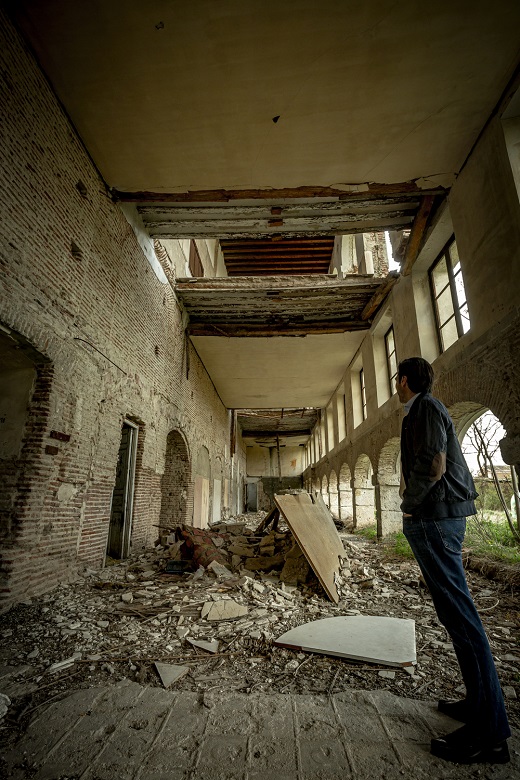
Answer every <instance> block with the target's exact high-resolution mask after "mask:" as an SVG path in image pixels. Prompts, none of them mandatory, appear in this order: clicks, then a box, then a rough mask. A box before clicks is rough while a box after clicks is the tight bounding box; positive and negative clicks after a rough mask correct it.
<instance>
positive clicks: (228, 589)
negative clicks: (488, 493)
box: [0, 514, 520, 744]
mask: <svg viewBox="0 0 520 780" xmlns="http://www.w3.org/2000/svg"><path fill="white" fill-rule="evenodd" d="M259 517H260V516H259V515H258V514H255V515H245V516H240V517H239V518H238V519H236V520H238V521H239V523H240V522H241V523H242V525H240V524H238V525H236V527H235V528H234V529H233V531H234V533H235V540H234V547H235V549H236V546H237V545H240V544H241V545H245V546H247V545H248V544H251V539H252V538H253V537H252V534H253V533H254V529H255V527H256V525H258V521H259ZM237 529H238V532H237ZM221 530H225V528H222V529H221ZM278 530H279V532H280V538H281V537H282V535H283V534H284V533H285V534H287V531H288V529H286V528H284V527H283V526H281V527H280V529H278ZM341 537H342V540H343V544H344V546H345V561H344V566H343V568H342V573H341V579H340V582H339V585H338V586H339V590H340V595H341V598H340V602H339V604H338V605H335V604H334V603H333V602H331V601H330V600H329V599H328V598H327V597H326V595H325V593H324V591H323V590H322V588H321V586H320V584H319V582H318V581H317V579H316V578H315V577H314V576H313V575H312V573H311V576H310V577H308V578H307V580H306V582H305V583H303V584H302V583H300V584H299V585H298V586H295V585H289V584H287V583H283V582H281V581H280V580H279V573H280V572H279V571H278V572H277V571H274V570H273V571H271V572H260V571H256V572H255V571H248V570H246V569H244V567H243V565H242V564H243V563H244V559H242V560H241V563H240V564H239V565H238V566H236V567H235V570H234V571H232V572H231V573H230V574H226V573H225V572H222V571H220V572H219V576H217V575H216V574H215V573H213V571H211V570H210V569H206V570H204V569H202V568H199V569H198V570H196V571H194V572H193V571H192V572H189V573H186V574H180V575H179V574H168V573H165V566H166V562H167V560H168V558H169V553H168V550H167V549H165V548H159V549H153V550H148V551H144V552H143V553H142V554H141V555H138V556H134V557H132V558H131V559H128V560H126V561H124V562H121V563H117V564H115V565H112V566H109V567H106V568H104V569H101V570H99V571H93V570H87V571H86V572H85V573H84V575H83V576H82V577H80V578H78V579H77V580H76V581H74V582H72V583H70V584H68V585H61V586H59V587H58V588H56V589H55V590H53V591H52V592H50V593H48V594H46V595H44V596H41V597H38V598H33V599H31V600H30V601H27V602H24V603H22V604H19V605H18V606H16V607H14V608H12V609H11V610H10V611H9V612H7V613H5V614H3V615H2V616H0V636H1V638H2V643H1V648H2V649H1V650H0V693H2V694H4V695H5V696H7V697H8V698H9V700H10V704H9V705H8V708H7V713H6V714H5V716H4V717H3V718H2V719H1V720H0V738H2V739H3V740H4V741H5V742H6V743H7V744H9V743H11V744H12V743H13V742H14V741H15V740H16V739H18V738H19V736H20V735H21V734H22V733H23V732H24V729H25V728H26V726H27V723H28V722H29V720H30V718H31V717H32V716H33V714H34V713H35V712H37V711H38V710H39V709H40V708H42V707H45V705H46V704H47V703H49V702H51V701H56V700H58V699H60V698H62V697H64V696H66V695H67V694H69V693H70V692H71V691H73V690H75V689H78V688H88V687H92V686H99V685H111V684H116V683H117V682H118V681H120V680H122V679H124V678H127V679H130V680H133V681H136V682H138V683H141V684H145V685H148V686H159V687H162V682H161V680H160V678H159V676H158V674H157V671H156V669H155V666H154V662H164V663H171V664H180V665H183V666H185V667H187V668H188V670H189V671H188V672H187V673H185V675H184V676H183V677H182V678H180V679H179V680H178V681H177V682H176V683H174V686H173V688H174V689H175V690H187V691H194V692H198V693H199V694H200V696H201V697H203V696H204V694H206V693H209V692H211V691H217V692H220V691H222V692H225V691H239V692H242V693H250V692H253V691H260V692H263V693H281V692H291V693H296V694H300V693H313V694H314V693H332V692H334V693H338V692H341V691H347V690H350V689H357V690H359V689H365V690H375V689H380V690H381V689H384V690H388V691H391V692H392V693H395V694H396V695H399V696H406V697H410V698H416V699H421V700H427V701H431V702H433V701H436V700H437V699H439V698H461V697H462V696H463V695H464V689H463V687H462V680H461V678H460V674H459V671H458V666H457V662H456V659H455V654H454V651H453V648H452V645H451V643H450V641H449V639H448V637H447V635H446V632H445V630H444V629H443V627H442V626H441V625H440V624H439V622H438V620H437V618H436V615H435V611H434V609H433V605H432V602H431V598H430V596H429V594H428V591H427V589H426V588H425V587H424V586H423V585H422V583H421V582H420V579H419V570H418V567H417V565H416V564H415V563H414V562H413V561H411V560H408V559H401V558H396V557H392V556H391V555H389V553H388V550H387V548H385V547H384V546H382V545H378V544H377V543H374V542H368V541H366V540H365V539H363V538H361V537H356V536H352V535H350V534H348V533H346V532H345V533H341ZM286 538H287V537H286ZM217 541H218V543H219V546H224V545H220V541H221V540H220V539H217ZM234 561H235V564H236V563H237V559H236V556H235V558H234ZM217 569H218V567H217ZM468 581H469V586H470V589H471V592H472V594H473V597H474V599H475V602H476V604H477V606H478V608H479V611H480V614H481V616H482V619H483V622H484V625H485V627H486V630H487V632H488V636H489V639H490V642H491V647H492V650H493V654H494V656H495V659H496V663H497V668H498V671H499V675H500V679H501V683H502V686H503V689H504V693H505V696H506V704H507V707H508V712H509V715H510V720H511V724H512V725H513V726H516V727H517V728H518V727H520V706H519V702H518V699H517V694H520V650H519V647H518V629H519V626H520V610H519V607H518V598H517V594H515V593H514V591H513V590H512V587H511V585H508V584H505V583H502V582H498V581H495V580H490V579H485V578H484V577H482V576H481V575H479V574H477V573H474V572H468ZM221 602H233V605H230V604H227V605H225V607H226V609H228V608H229V609H230V610H231V612H234V613H235V614H236V615H237V616H236V617H230V618H227V619H224V620H218V619H217V620H211V619H208V617H211V614H212V613H210V612H209V610H210V608H211V606H212V605H218V607H217V609H220V608H221V606H222V605H221ZM234 605H236V606H234ZM358 614H360V615H386V616H392V617H398V618H412V619H414V620H415V624H416V643H417V665H416V667H414V668H408V669H395V668H391V667H389V666H377V665H374V664H369V663H363V662H354V661H347V660H344V659H339V658H334V657H327V656H320V655H315V654H310V653H302V652H295V651H291V650H287V649H282V648H277V647H275V646H274V645H273V640H274V639H276V638H277V637H279V636H280V635H281V634H282V633H284V632H285V631H287V630H288V629H290V628H292V627H294V626H297V625H301V624H303V623H307V622H310V621H314V620H319V619H320V618H325V617H334V616H339V615H358ZM190 640H193V641H202V642H213V643H214V647H215V646H216V645H215V642H218V648H217V651H216V652H213V653H209V652H207V650H204V649H201V648H199V647H196V646H193V645H192V644H191V643H190Z"/></svg>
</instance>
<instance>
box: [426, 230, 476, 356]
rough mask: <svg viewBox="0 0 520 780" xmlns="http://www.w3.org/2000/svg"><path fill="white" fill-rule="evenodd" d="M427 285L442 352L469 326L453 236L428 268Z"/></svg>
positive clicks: (462, 281) (462, 282) (460, 270)
mask: <svg viewBox="0 0 520 780" xmlns="http://www.w3.org/2000/svg"><path fill="white" fill-rule="evenodd" d="M430 284H431V290H432V296H433V302H434V306H435V316H436V320H437V333H438V336H439V346H440V348H441V352H444V351H445V350H446V349H448V347H450V346H451V345H452V344H454V343H455V342H456V341H457V339H459V338H460V337H461V336H462V335H464V333H467V332H468V330H469V329H470V321H469V312H468V305H467V303H466V292H465V290H464V280H463V278H462V269H461V267H460V259H459V252H458V249H457V244H456V243H455V239H454V238H451V239H450V240H449V242H448V244H447V245H446V247H445V248H444V249H443V251H442V252H441V254H440V255H439V257H438V258H437V260H436V261H435V263H434V264H433V265H432V267H431V268H430Z"/></svg>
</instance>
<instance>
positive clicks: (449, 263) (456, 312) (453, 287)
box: [428, 234, 471, 354]
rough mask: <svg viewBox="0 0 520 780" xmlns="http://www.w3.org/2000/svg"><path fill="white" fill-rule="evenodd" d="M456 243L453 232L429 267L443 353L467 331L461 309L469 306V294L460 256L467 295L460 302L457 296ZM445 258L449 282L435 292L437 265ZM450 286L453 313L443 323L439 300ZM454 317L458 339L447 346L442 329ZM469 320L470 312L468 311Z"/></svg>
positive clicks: (438, 340) (439, 344)
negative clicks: (454, 257)
mask: <svg viewBox="0 0 520 780" xmlns="http://www.w3.org/2000/svg"><path fill="white" fill-rule="evenodd" d="M456 243H457V242H456V239H455V234H452V235H451V237H450V238H449V239H448V241H447V242H446V244H445V245H444V247H443V248H442V250H441V251H440V252H439V254H438V255H437V257H436V258H435V260H434V261H433V263H432V264H431V266H430V267H429V269H428V279H429V283H430V293H431V299H432V303H433V309H434V313H435V330H436V332H437V344H438V347H439V350H440V352H441V354H442V353H443V352H446V350H447V349H449V348H450V347H451V346H452V345H453V344H455V343H456V341H458V340H459V339H460V338H461V337H462V336H464V333H465V331H464V325H463V322H462V316H461V309H462V308H463V307H464V306H466V307H467V305H468V299H467V296H466V288H465V286H464V276H463V274H462V263H461V261H460V257H459V260H458V262H459V263H460V266H461V267H460V271H459V272H458V273H460V276H461V279H462V283H463V287H464V295H465V298H464V302H463V303H461V304H460V303H459V299H458V296H457V283H456V280H455V274H454V272H453V259H452V257H451V254H450V247H451V246H452V245H453V244H456ZM443 260H444V261H445V262H446V271H447V274H448V283H447V284H446V285H445V286H444V287H443V288H442V290H440V291H439V292H438V293H436V292H435V281H434V272H435V269H436V268H437V266H438V265H439V263H441V262H442V261H443ZM448 288H449V290H450V296H451V304H452V307H453V314H452V315H450V316H449V317H448V319H447V320H445V321H444V322H443V323H441V316H440V312H439V304H438V300H439V298H440V297H441V295H442V294H443V293H445V292H446V290H447V289H448ZM452 319H455V325H456V328H457V339H456V341H453V342H452V343H451V344H449V345H448V346H447V347H445V346H444V344H443V333H442V331H443V328H444V327H445V326H446V325H447V324H448V323H449V322H450V321H451V320H452ZM468 321H469V312H468ZM470 328H471V322H470ZM468 330H469V328H468ZM466 332H467V331H466Z"/></svg>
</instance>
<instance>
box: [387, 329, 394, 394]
mask: <svg viewBox="0 0 520 780" xmlns="http://www.w3.org/2000/svg"><path fill="white" fill-rule="evenodd" d="M385 352H386V370H387V373H388V383H389V385H390V395H393V394H394V393H395V392H396V390H395V378H396V376H397V355H396V352H395V339H394V326H393V325H390V327H389V328H388V330H387V331H386V333H385Z"/></svg>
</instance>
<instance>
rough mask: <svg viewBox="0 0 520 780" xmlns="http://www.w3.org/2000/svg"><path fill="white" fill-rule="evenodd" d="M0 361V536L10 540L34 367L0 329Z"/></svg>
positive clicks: (12, 532) (13, 526) (33, 379)
mask: <svg viewBox="0 0 520 780" xmlns="http://www.w3.org/2000/svg"><path fill="white" fill-rule="evenodd" d="M0 365H1V366H2V370H1V372H0V538H1V539H2V540H3V541H11V540H12V538H13V535H14V532H15V516H14V507H15V500H16V494H17V484H18V481H19V479H20V474H21V469H22V459H21V453H22V444H23V436H24V431H25V426H26V422H27V412H28V407H29V402H30V399H31V395H32V391H33V387H34V382H35V379H36V369H35V366H34V363H33V362H32V361H31V360H30V359H29V358H28V357H27V356H26V355H25V354H24V353H23V352H22V351H21V350H20V349H18V348H17V346H16V343H15V342H14V341H13V340H12V339H11V338H9V337H8V336H4V335H3V334H1V333H0Z"/></svg>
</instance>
